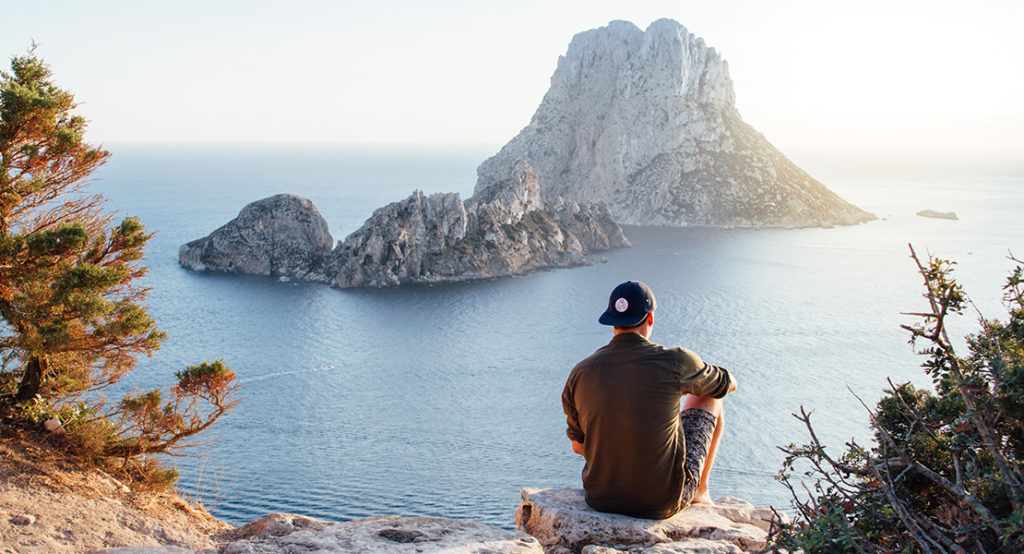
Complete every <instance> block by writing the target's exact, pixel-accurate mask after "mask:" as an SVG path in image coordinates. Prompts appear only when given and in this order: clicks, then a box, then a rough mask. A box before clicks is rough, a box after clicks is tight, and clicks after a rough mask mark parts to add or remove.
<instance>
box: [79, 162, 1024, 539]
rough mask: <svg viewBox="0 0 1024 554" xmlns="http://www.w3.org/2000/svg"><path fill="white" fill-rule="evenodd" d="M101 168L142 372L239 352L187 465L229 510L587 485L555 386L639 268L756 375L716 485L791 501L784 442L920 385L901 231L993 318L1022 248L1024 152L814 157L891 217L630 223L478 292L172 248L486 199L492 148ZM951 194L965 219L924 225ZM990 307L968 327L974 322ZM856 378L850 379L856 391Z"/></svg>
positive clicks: (712, 356)
mask: <svg viewBox="0 0 1024 554" xmlns="http://www.w3.org/2000/svg"><path fill="white" fill-rule="evenodd" d="M111 150H112V151H113V152H114V157H113V159H112V161H111V162H110V163H109V164H108V165H107V166H106V167H104V168H103V169H102V170H101V171H100V172H99V173H98V175H97V178H96V179H95V180H94V181H95V182H94V189H95V190H97V191H99V192H102V193H103V194H105V195H106V196H107V197H108V199H109V204H108V207H110V208H112V209H114V210H117V211H118V213H119V214H120V215H121V216H126V215H137V216H139V217H141V219H142V220H143V222H144V223H145V224H146V225H147V227H148V228H149V229H150V230H152V231H155V232H156V233H157V234H156V237H155V238H154V239H153V240H152V241H151V243H150V246H149V248H148V251H147V263H148V265H149V267H150V273H149V275H148V276H147V277H146V282H147V284H148V285H149V286H151V287H153V290H152V293H151V295H150V298H149V305H150V309H151V312H152V313H153V314H154V315H155V317H156V319H157V321H158V323H159V326H160V327H161V328H162V329H164V330H165V331H167V332H168V333H169V335H170V338H169V339H168V340H167V342H166V343H165V345H164V347H163V348H162V350H160V351H159V352H157V354H156V355H155V356H154V357H153V358H152V359H144V360H142V361H141V362H140V364H139V367H138V369H137V371H136V372H135V373H133V374H132V375H131V376H129V377H128V378H126V379H125V381H123V388H126V389H130V388H144V387H153V386H158V385H161V384H167V383H170V382H171V380H172V379H173V372H174V371H176V370H179V369H181V368H183V367H184V366H186V365H188V364H194V363H198V362H200V361H203V360H207V359H215V358H221V359H223V360H224V361H225V363H227V364H228V365H229V366H231V367H232V368H233V369H234V370H235V371H236V372H237V374H238V376H239V380H240V382H241V384H242V389H241V396H242V397H243V401H242V403H241V405H239V406H238V407H237V408H236V409H235V410H234V411H233V412H232V413H231V414H229V415H228V416H226V417H225V419H224V420H223V422H222V423H221V424H219V425H218V426H216V428H215V429H214V430H212V432H210V433H209V435H207V436H206V437H205V439H206V441H207V442H208V444H206V445H205V446H202V447H200V448H198V449H195V450H194V451H193V452H192V454H193V456H192V457H188V458H177V459H175V460H173V461H172V463H175V464H177V465H178V466H179V468H180V469H181V472H182V478H181V481H180V485H179V488H180V489H181V490H182V491H183V492H185V493H186V494H188V495H190V496H192V497H193V498H196V499H199V500H201V501H202V502H203V504H204V505H205V506H206V507H207V508H209V509H210V510H211V511H212V512H213V513H214V514H215V515H217V516H219V517H222V518H224V519H227V520H229V521H232V522H235V523H243V522H245V521H248V520H251V519H254V518H257V517H261V516H262V515H265V514H267V513H270V512H276V511H284V512H296V513H302V514H306V515H310V516H314V517H319V518H326V519H333V520H346V519H352V518H357V517H363V516H368V515H374V514H396V515H422V516H441V517H454V518H469V519H475V520H479V521H482V522H485V523H489V524H493V525H497V526H501V527H507V528H510V527H514V525H515V523H514V521H513V513H514V510H515V508H516V506H517V505H518V496H519V490H520V488H522V487H524V486H538V487H564V486H580V477H579V473H580V470H581V468H582V465H583V464H582V459H581V458H580V457H578V456H575V455H574V454H572V452H571V450H570V448H569V442H568V440H567V439H566V438H565V435H564V432H563V430H564V418H563V415H562V412H561V404H560V400H559V397H560V393H561V388H562V385H563V383H564V380H565V377H566V375H567V374H568V371H569V369H570V368H571V367H572V365H573V364H574V363H575V362H576V361H578V360H579V359H581V358H583V357H584V356H586V355H588V354H589V353H590V352H592V351H593V350H594V349H596V348H598V347H600V346H601V345H603V344H604V343H605V342H607V340H608V338H609V336H610V332H609V330H608V329H607V328H605V327H603V326H600V325H598V324H597V316H598V315H599V314H600V312H601V311H602V310H603V308H604V304H605V302H606V301H607V300H606V299H607V294H608V292H609V291H610V290H611V288H612V287H614V286H615V285H616V284H618V283H619V282H621V281H623V280H626V279H639V280H643V281H645V282H647V283H648V284H649V285H651V287H652V288H653V289H654V291H655V292H656V294H657V296H658V303H659V313H658V315H659V318H658V323H657V325H656V327H655V330H654V335H653V337H652V339H653V340H655V341H657V342H661V343H664V344H678V345H683V346H686V347H689V348H691V349H692V350H694V351H696V352H698V353H699V354H700V355H701V356H703V357H704V358H705V359H706V360H708V361H710V362H712V363H716V364H719V365H723V366H725V367H728V368H730V369H731V370H732V371H733V372H734V373H735V375H736V376H737V377H738V380H739V384H740V386H739V390H738V391H737V392H736V393H735V394H734V395H732V396H730V397H729V399H728V401H727V403H726V410H727V412H726V413H727V429H726V431H725V436H724V439H723V444H722V447H721V451H720V454H719V458H718V464H717V466H716V468H715V472H714V473H713V475H712V483H711V486H712V494H713V495H714V496H716V497H717V496H725V495H733V496H739V497H743V498H746V499H748V500H750V501H751V502H753V503H754V504H756V505H759V506H769V505H773V506H776V507H780V508H785V507H786V506H787V505H788V497H787V493H786V491H785V490H784V489H783V488H782V487H781V486H780V485H778V484H777V483H776V482H775V481H774V480H773V478H772V476H773V475H774V474H775V472H776V471H777V470H778V468H779V466H780V460H781V458H782V454H781V453H780V452H779V451H778V450H777V448H776V446H777V445H782V444H787V443H790V442H800V441H803V440H804V439H805V437H806V432H805V431H804V430H803V429H802V428H801V427H800V425H799V423H798V422H796V421H795V420H794V419H793V418H792V417H791V415H790V414H791V413H792V412H794V411H797V410H798V409H799V407H800V406H805V407H807V408H808V409H813V410H815V415H814V421H815V422H816V425H817V431H818V432H819V435H820V436H822V437H823V438H824V439H825V440H826V441H827V442H828V443H829V444H832V445H836V446H839V445H842V443H843V442H844V441H847V440H849V439H850V438H851V437H857V438H858V440H860V441H861V442H868V441H869V437H870V433H869V432H868V430H867V418H866V416H865V413H864V409H863V408H862V407H861V406H860V405H859V403H858V401H857V400H856V398H855V397H854V396H853V393H854V392H855V393H857V394H858V395H860V396H861V397H863V398H864V399H865V401H866V402H868V404H869V405H873V403H874V401H875V400H877V398H878V397H879V395H880V394H881V391H882V389H884V388H885V387H886V386H887V385H886V381H885V380H886V377H887V376H891V377H892V378H893V379H894V380H896V381H908V380H909V381H914V382H916V383H919V384H926V383H927V379H926V377H925V376H924V375H923V373H922V372H921V371H920V370H919V368H918V364H919V363H920V360H919V359H918V357H916V356H915V355H914V354H913V352H912V351H911V349H910V347H909V346H908V345H907V343H906V338H907V337H906V334H905V333H904V332H903V331H901V330H900V329H899V327H898V326H899V324H900V323H906V322H908V318H906V317H904V316H900V312H901V311H916V310H920V309H922V307H923V300H922V299H921V297H920V279H919V277H918V276H917V275H916V273H915V271H914V267H913V264H912V262H911V261H910V260H909V259H908V258H907V254H908V250H907V246H906V245H907V243H908V242H912V243H914V245H915V246H916V247H918V249H919V251H920V252H922V253H925V252H931V253H933V254H935V255H939V256H942V257H946V258H952V259H955V260H957V261H959V262H960V269H959V273H960V275H961V277H962V279H963V280H964V282H965V283H966V285H967V286H968V290H969V292H971V293H972V295H973V297H974V299H975V301H976V303H977V305H978V307H979V309H980V310H981V311H982V312H984V314H985V315H986V316H988V317H1002V316H1003V311H1002V308H1001V305H1000V302H999V292H998V287H999V286H1001V284H1002V281H1003V279H1004V277H1005V275H1006V272H1007V271H1008V270H1009V269H1010V267H1011V264H1010V262H1009V261H1008V260H1006V255H1007V252H1008V251H1009V250H1016V252H1017V253H1018V255H1020V254H1024V220H1022V218H1021V217H1020V214H1021V213H1024V171H1021V166H1014V165H1012V164H1010V165H1005V164H1003V165H998V166H991V165H986V164H966V165H963V164H961V165H960V166H952V165H950V164H948V163H947V164H946V165H942V166H939V167H936V166H934V165H932V164H922V163H909V164H908V163H904V164H902V165H899V164H897V165H895V166H891V167H889V168H888V169H886V168H883V169H877V166H876V169H875V170H873V171H870V172H868V171H865V170H863V168H855V166H853V164H846V163H842V162H840V163H830V162H828V161H827V160H821V159H811V160H809V163H808V164H807V165H811V166H814V167H813V168H811V169H812V173H814V174H815V176H817V177H818V178H819V179H821V180H822V181H824V182H826V183H827V184H828V185H829V186H830V187H831V188H832V189H833V190H835V191H837V192H838V193H840V194H841V195H842V196H844V197H845V198H847V199H848V200H850V201H852V202H854V203H856V204H858V205H859V206H861V207H863V208H865V209H867V210H869V211H872V212H874V213H876V214H878V215H879V216H880V217H881V218H882V219H880V220H879V221H876V222H873V223H869V224H865V225H860V226H855V227H842V228H835V229H803V230H765V231H753V230H713V229H665V228H628V229H627V235H628V236H629V238H630V240H631V241H632V242H633V245H634V246H633V248H631V249H626V250H619V251H614V252H610V253H606V254H599V255H597V256H596V257H595V258H600V257H607V262H606V263H601V262H600V261H598V262H597V263H595V264H594V265H592V266H588V267H581V268H576V269H569V270H553V271H544V272H539V273H536V274H533V275H529V276H525V277H519V278H513V279H505V280H497V281H484V282H475V283H463V284H454V285H447V286H433V287H419V286H417V287H406V288H399V289H390V290H371V289H359V290H345V291H341V290H334V289H330V288H328V287H325V286H320V285H311V284H304V283H281V282H277V281H275V280H273V279H270V278H263V277H253V276H224V275H205V274H195V273H189V272H187V271H184V270H182V269H181V268H180V267H179V266H178V264H177V252H178V247H179V246H180V245H181V244H182V243H184V242H187V241H189V240H192V239H195V238H198V237H201V236H204V235H206V234H208V233H209V232H210V231H212V230H213V229H215V228H216V227H218V226H220V225H222V224H223V223H225V222H227V221H228V220H229V219H231V218H233V217H234V216H235V215H237V213H238V211H239V210H240V209H241V208H242V207H243V206H244V205H245V204H246V203H248V202H251V201H253V200H257V199H260V198H263V197H266V196H269V195H271V194H276V193H279V192H290V193H294V194H299V195H302V196H305V197H307V198H309V199H311V200H312V201H313V202H314V203H315V204H316V205H317V206H318V207H319V209H320V211H321V213H322V214H323V215H324V216H325V218H326V219H327V221H328V222H329V223H330V226H331V231H332V234H333V235H334V238H335V239H336V240H337V239H342V238H344V236H345V235H347V234H348V233H350V232H351V231H354V230H355V229H356V228H358V227H359V226H360V225H361V224H362V222H363V221H364V220H365V219H366V218H367V217H369V215H370V214H371V213H372V211H373V210H374V209H375V208H377V207H379V206H382V205H384V204H385V203H387V202H391V201H396V200H399V199H402V198H405V197H406V196H407V195H408V194H409V193H411V192H412V190H413V189H417V188H418V189H422V190H424V191H426V192H428V193H432V192H451V191H456V192H460V193H462V194H463V197H467V196H469V195H470V193H471V191H472V187H473V184H474V181H475V168H476V166H477V165H478V164H479V162H480V161H482V160H483V159H484V158H485V157H486V156H487V155H488V154H489V152H487V151H469V150H467V151H452V150H447V151H443V150H435V151H430V150H353V149H347V150H346V149H341V148H331V147H296V146H292V147H284V148H281V147H276V148H273V147H252V146H246V147H242V146H239V147H209V148H203V147H181V146H175V147H169V146H163V147H157V146H146V147H142V146H121V147H119V146H116V145H115V146H113V147H111ZM925 208H931V209H936V210H940V211H948V210H955V211H956V212H957V214H958V215H959V216H960V220H959V221H947V220H938V219H925V218H921V217H917V216H915V215H914V214H915V212H917V211H918V210H921V209H925ZM975 317H976V316H975V315H973V314H972V315H969V316H967V317H965V318H964V319H963V321H961V322H958V324H957V325H958V330H959V331H960V332H959V333H957V334H962V331H963V330H969V329H970V328H971V327H972V325H973V320H974V319H975ZM851 391H852V392H851Z"/></svg>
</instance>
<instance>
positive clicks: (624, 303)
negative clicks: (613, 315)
mask: <svg viewBox="0 0 1024 554" xmlns="http://www.w3.org/2000/svg"><path fill="white" fill-rule="evenodd" d="M626 308H629V301H628V300H626V299H625V298H620V299H618V300H616V301H615V309H616V310H617V311H619V312H624V311H626Z"/></svg>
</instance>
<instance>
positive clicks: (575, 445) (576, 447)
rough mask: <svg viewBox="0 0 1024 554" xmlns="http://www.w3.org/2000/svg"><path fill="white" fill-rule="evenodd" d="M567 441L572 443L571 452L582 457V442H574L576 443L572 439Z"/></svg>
mask: <svg viewBox="0 0 1024 554" xmlns="http://www.w3.org/2000/svg"><path fill="white" fill-rule="evenodd" d="M569 440H571V441H572V451H573V452H575V453H577V454H579V455H580V456H582V455H583V443H582V442H576V441H574V440H572V439H569Z"/></svg>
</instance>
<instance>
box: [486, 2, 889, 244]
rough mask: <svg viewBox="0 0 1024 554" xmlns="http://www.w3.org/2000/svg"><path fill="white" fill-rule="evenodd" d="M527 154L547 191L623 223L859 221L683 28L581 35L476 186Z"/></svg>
mask: <svg viewBox="0 0 1024 554" xmlns="http://www.w3.org/2000/svg"><path fill="white" fill-rule="evenodd" d="M522 159H525V160H527V161H528V162H529V163H530V165H531V166H532V167H533V168H534V170H535V171H536V172H537V178H538V180H539V182H540V186H541V193H542V194H544V195H545V196H555V195H560V196H563V197H565V198H570V199H573V200H577V201H580V200H583V199H588V200H597V201H603V202H606V203H608V205H609V207H610V208H611V211H612V215H613V216H615V219H616V221H618V222H619V223H621V224H629V225H672V226H681V227H685V226H704V227H813V226H831V225H849V224H855V223H860V222H864V221H868V220H871V219H874V216H873V215H871V214H869V213H867V212H864V211H862V210H860V209H859V208H857V207H855V206H853V205H851V204H849V203H847V202H845V201H844V200H843V199H841V198H839V196H837V195H836V194H834V193H833V192H831V191H830V190H828V189H827V188H825V186H824V185H822V184H821V183H819V182H818V181H817V180H815V179H814V178H812V177H811V176H810V175H808V174H807V173H805V172H804V171H803V170H802V169H800V168H799V167H797V166H796V165H795V164H794V163H793V162H791V161H790V160H789V159H787V158H786V157H785V156H784V155H783V154H782V153H781V152H779V151H778V150H777V149H776V148H775V147H774V146H772V145H771V144H770V143H769V142H768V141H767V140H766V139H765V138H764V136H762V135H761V134H760V133H758V132H757V131H755V130H754V128H752V127H751V126H750V125H748V124H747V123H745V122H744V121H743V120H742V119H741V118H740V114H739V112H738V111H737V110H736V106H735V93H734V92H733V87H732V80H731V79H730V78H729V70H728V65H727V63H726V62H725V60H723V59H722V57H721V56H720V55H719V54H718V53H717V52H716V51H715V49H714V48H710V47H708V46H706V45H705V44H704V41H703V40H702V39H700V38H697V37H695V36H694V35H693V34H692V33H689V32H688V31H687V30H686V29H685V28H684V27H683V26H682V25H680V24H679V23H677V22H675V21H673V20H670V19H660V20H658V21H655V22H654V23H651V25H650V26H649V27H648V28H647V30H646V31H641V30H640V29H639V28H638V27H636V26H635V25H633V24H632V23H629V22H627V21H613V22H611V23H610V24H608V25H607V26H606V27H601V28H599V29H593V30H590V31H586V32H583V33H579V34H577V35H576V36H575V37H573V39H572V42H571V43H570V44H569V49H568V51H567V52H566V53H565V55H564V56H562V57H560V58H559V60H558V67H557V69H556V70H555V73H554V75H552V76H551V87H550V88H549V90H548V92H547V94H545V95H544V99H543V101H542V102H541V104H540V107H538V108H537V111H536V112H535V113H534V114H533V118H532V119H531V120H530V123H529V125H527V126H526V127H525V128H524V129H523V130H522V131H520V133H519V134H518V135H517V136H516V137H515V138H513V139H512V140H511V141H510V142H509V143H508V144H506V145H505V146H504V147H503V148H502V149H501V150H500V151H499V152H498V153H497V154H496V155H495V156H493V157H491V158H490V159H488V160H486V161H485V162H483V164H481V165H480V167H479V169H478V170H477V174H478V180H477V185H476V186H477V190H480V189H483V188H486V187H488V186H490V183H492V182H494V181H495V180H497V179H501V178H502V176H503V175H506V174H507V173H508V171H509V168H511V167H512V166H514V165H515V164H516V163H518V162H519V160H522Z"/></svg>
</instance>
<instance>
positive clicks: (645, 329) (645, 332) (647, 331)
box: [614, 325, 651, 339]
mask: <svg viewBox="0 0 1024 554" xmlns="http://www.w3.org/2000/svg"><path fill="white" fill-rule="evenodd" d="M614 331H615V336H619V335H624V334H626V333H633V334H635V335H640V336H641V337H643V338H645V339H650V338H651V326H650V325H641V326H640V327H637V328H635V329H615V330H614Z"/></svg>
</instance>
